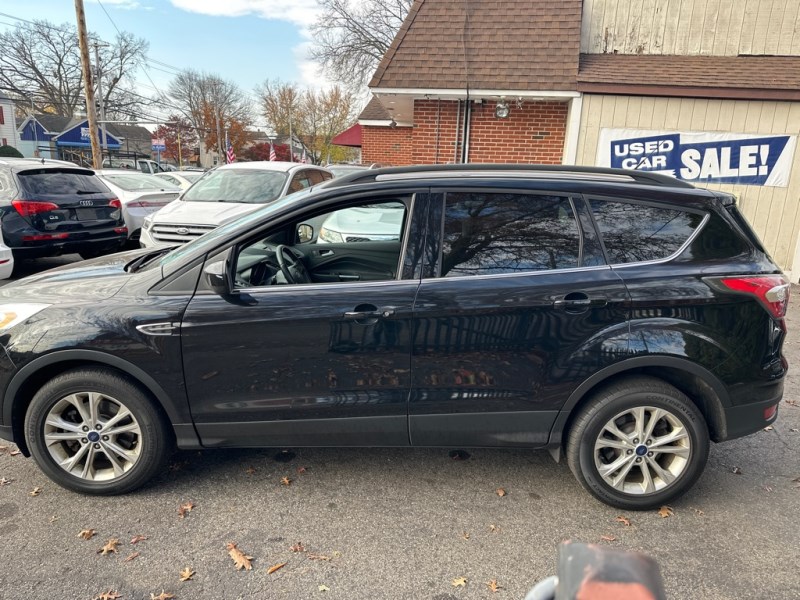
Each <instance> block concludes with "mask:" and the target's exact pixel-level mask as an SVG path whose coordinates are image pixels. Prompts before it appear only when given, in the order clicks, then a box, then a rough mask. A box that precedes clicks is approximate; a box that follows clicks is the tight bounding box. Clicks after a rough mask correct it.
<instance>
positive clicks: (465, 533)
mask: <svg viewBox="0 0 800 600" xmlns="http://www.w3.org/2000/svg"><path fill="white" fill-rule="evenodd" d="M461 537H462V538H464V539H465V540H468V539H469V532H468V531H465V532H464V533H462V534H461Z"/></svg>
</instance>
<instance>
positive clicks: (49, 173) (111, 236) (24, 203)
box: [0, 158, 128, 261]
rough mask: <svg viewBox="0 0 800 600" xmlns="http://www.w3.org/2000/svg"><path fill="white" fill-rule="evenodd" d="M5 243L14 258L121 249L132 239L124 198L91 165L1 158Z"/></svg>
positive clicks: (97, 253) (0, 195) (0, 201)
mask: <svg viewBox="0 0 800 600" xmlns="http://www.w3.org/2000/svg"><path fill="white" fill-rule="evenodd" d="M0 220H2V234H3V243H4V244H5V245H6V246H7V247H9V248H10V249H11V252H12V254H13V257H14V260H16V261H18V260H20V259H24V258H39V257H43V256H58V255H60V254H70V253H73V252H77V253H79V254H80V255H81V256H82V257H84V258H91V257H95V256H100V255H101V254H108V253H110V252H115V251H117V250H119V249H120V248H121V247H122V245H123V244H124V243H125V240H126V239H127V237H128V229H127V228H126V226H125V221H124V220H123V218H122V204H121V202H120V200H119V199H118V198H117V197H116V196H115V195H114V194H113V193H112V192H111V191H110V190H109V189H108V188H107V187H106V186H105V185H104V184H103V182H102V181H100V179H99V178H98V177H97V176H96V175H95V174H94V172H93V171H91V170H89V169H84V168H81V167H77V166H76V165H74V164H72V163H68V162H63V161H57V160H44V159H33V158H17V159H14V158H4V159H2V160H0Z"/></svg>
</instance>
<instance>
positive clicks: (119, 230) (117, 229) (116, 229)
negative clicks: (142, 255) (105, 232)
mask: <svg viewBox="0 0 800 600" xmlns="http://www.w3.org/2000/svg"><path fill="white" fill-rule="evenodd" d="M114 233H128V228H127V227H114Z"/></svg>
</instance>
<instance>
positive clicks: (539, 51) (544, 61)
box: [369, 0, 582, 91]
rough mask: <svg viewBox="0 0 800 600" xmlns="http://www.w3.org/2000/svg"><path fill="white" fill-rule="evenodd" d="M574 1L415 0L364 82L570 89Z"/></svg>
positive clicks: (575, 41) (576, 34) (574, 65)
mask: <svg viewBox="0 0 800 600" xmlns="http://www.w3.org/2000/svg"><path fill="white" fill-rule="evenodd" d="M581 4H582V2H581V0H558V1H554V0H505V1H504V2H498V1H497V0H415V2H414V4H413V6H412V7H411V9H410V11H409V13H408V16H407V17H406V20H405V21H404V22H403V25H402V26H401V27H400V30H399V31H398V32H397V35H396V36H395V38H394V41H393V42H392V44H391V46H390V47H389V50H388V51H387V52H386V54H385V55H384V57H383V60H381V62H380V64H379V65H378V68H377V70H376V71H375V75H374V76H373V78H372V81H371V82H370V84H369V86H370V87H371V88H378V90H376V91H379V90H380V89H381V88H389V89H395V88H406V89H409V88H410V89H465V88H467V87H469V88H471V89H491V90H575V89H576V83H577V75H578V59H579V53H580V33H581ZM465 7H467V8H468V9H469V12H468V14H467V12H465Z"/></svg>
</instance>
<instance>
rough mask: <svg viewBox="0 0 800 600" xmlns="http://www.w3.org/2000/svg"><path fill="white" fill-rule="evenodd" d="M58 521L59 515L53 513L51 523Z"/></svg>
mask: <svg viewBox="0 0 800 600" xmlns="http://www.w3.org/2000/svg"><path fill="white" fill-rule="evenodd" d="M56 521H58V517H57V516H55V515H53V516H52V517H50V522H51V523H55V522H56Z"/></svg>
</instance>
